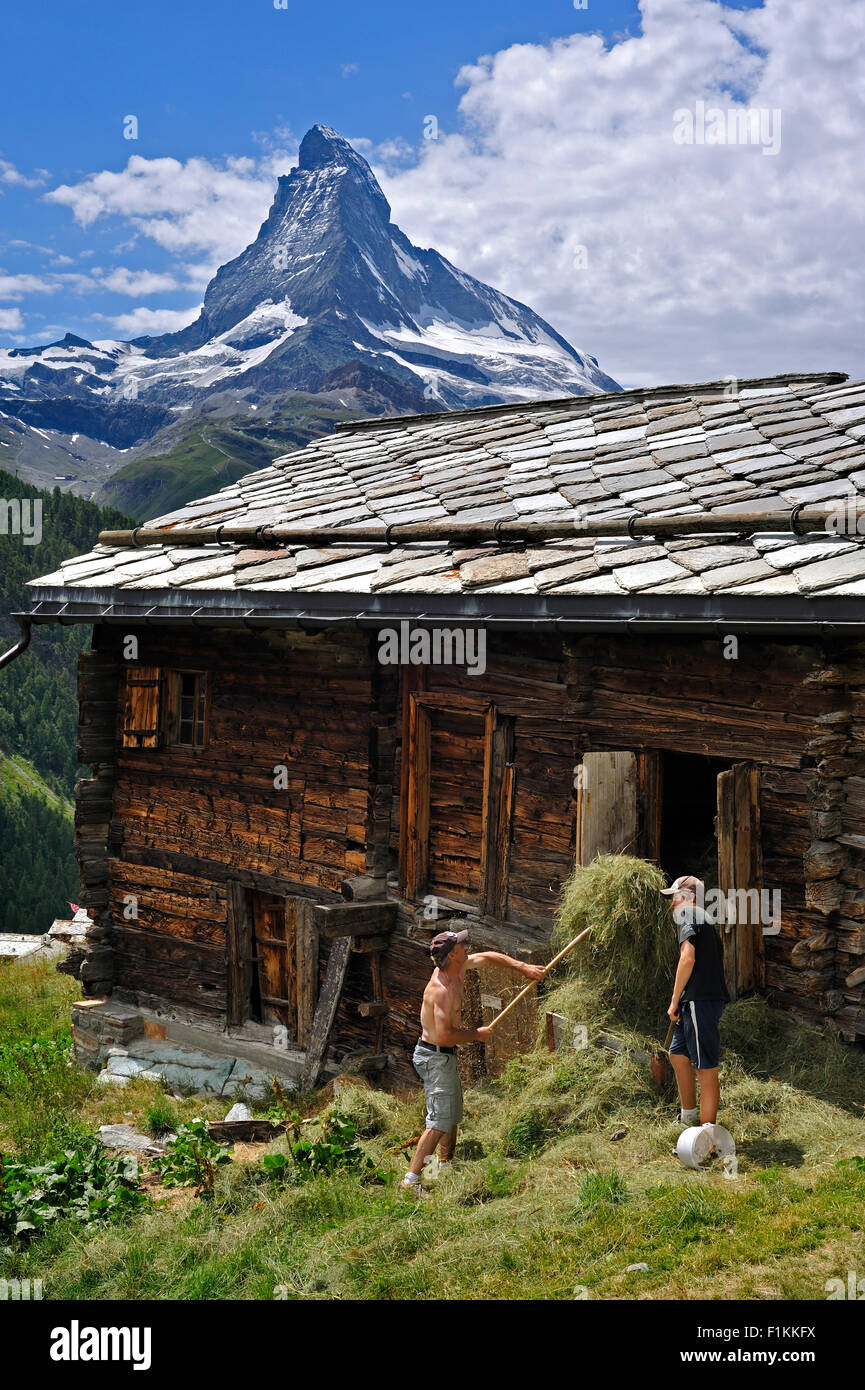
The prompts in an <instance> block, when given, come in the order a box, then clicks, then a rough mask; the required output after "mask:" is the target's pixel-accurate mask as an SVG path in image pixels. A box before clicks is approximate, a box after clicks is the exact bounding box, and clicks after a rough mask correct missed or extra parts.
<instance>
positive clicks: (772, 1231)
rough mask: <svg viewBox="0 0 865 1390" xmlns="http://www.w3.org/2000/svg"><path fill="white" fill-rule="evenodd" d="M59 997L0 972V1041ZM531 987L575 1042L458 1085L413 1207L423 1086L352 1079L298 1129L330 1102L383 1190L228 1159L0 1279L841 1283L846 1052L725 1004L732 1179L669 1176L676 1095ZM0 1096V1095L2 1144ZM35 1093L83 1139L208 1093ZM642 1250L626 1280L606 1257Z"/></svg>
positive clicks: (634, 1290) (317, 1295)
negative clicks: (440, 1171)
mask: <svg viewBox="0 0 865 1390" xmlns="http://www.w3.org/2000/svg"><path fill="white" fill-rule="evenodd" d="M73 988H74V987H73ZM69 992H70V989H69V982H68V981H66V980H65V979H64V977H62V976H54V975H52V973H51V971H50V969H47V968H46V967H44V966H43V967H40V968H35V967H32V966H29V964H28V963H27V962H19V963H17V964H16V965H15V966H14V967H12V968H11V969H9V970H7V971H0V1030H2V1031H0V1036H2V1037H3V1039H4V1041H6V1042H7V1043H9V1042H18V1043H20V1042H24V1041H33V1040H37V1041H38V1040H44V1041H48V1040H51V1039H57V1038H59V1037H61V1036H62V1034H63V1030H64V1028H65V1026H66V1016H67V1014H66V1011H67V1008H68V1002H69ZM548 1002H549V1004H550V1005H551V1006H553V1007H556V1008H557V1009H558V1010H559V1011H562V1012H565V1013H567V1014H568V1015H569V1016H571V1017H579V1018H581V1019H583V1020H585V1021H586V1023H587V1026H588V1028H589V1037H590V1046H589V1047H588V1048H586V1049H584V1050H582V1051H576V1052H569V1053H566V1054H561V1053H560V1054H555V1055H552V1056H550V1055H549V1054H548V1053H547V1052H546V1051H545V1050H541V1049H538V1050H537V1051H535V1052H532V1053H529V1054H526V1055H525V1056H523V1057H521V1058H518V1059H516V1060H515V1061H513V1062H512V1063H511V1064H510V1065H509V1066H508V1068H507V1070H506V1073H505V1075H504V1076H503V1077H501V1078H500V1079H498V1080H487V1081H486V1082H485V1083H484V1084H483V1085H480V1086H476V1087H475V1088H474V1089H473V1090H471V1091H470V1092H468V1093H467V1096H466V1119H465V1124H464V1127H463V1129H462V1131H461V1141H460V1145H459V1148H458V1151H457V1156H458V1163H457V1166H456V1168H455V1170H454V1171H453V1172H452V1173H451V1174H449V1175H448V1176H447V1177H445V1178H443V1179H441V1180H440V1181H439V1183H438V1185H437V1188H436V1193H435V1196H434V1198H433V1200H432V1201H431V1202H430V1203H425V1204H420V1203H415V1202H413V1201H412V1200H411V1199H410V1198H408V1197H406V1196H404V1194H403V1193H402V1191H401V1190H400V1188H399V1186H398V1181H399V1178H400V1176H401V1174H402V1172H403V1171H404V1169H405V1160H404V1159H403V1158H402V1157H401V1156H400V1155H399V1153H394V1150H395V1148H397V1147H398V1145H399V1144H400V1143H401V1142H402V1141H404V1140H405V1139H407V1138H409V1137H410V1136H411V1135H413V1134H415V1133H417V1132H418V1130H419V1128H420V1127H421V1125H422V1115H423V1108H422V1098H421V1096H420V1094H419V1093H418V1092H416V1091H405V1092H402V1093H400V1094H397V1095H393V1094H390V1093H386V1092H383V1091H378V1090H374V1089H372V1088H370V1087H368V1086H367V1085H365V1084H364V1083H363V1082H361V1081H353V1082H351V1083H350V1084H347V1085H345V1086H343V1087H341V1088H340V1089H339V1091H338V1094H336V1095H335V1096H333V1097H331V1095H330V1092H325V1093H323V1094H321V1093H320V1094H319V1095H318V1096H315V1097H312V1098H309V1100H308V1103H307V1104H306V1105H305V1107H304V1110H305V1115H306V1123H305V1125H304V1131H303V1132H304V1134H305V1135H306V1136H307V1137H309V1138H312V1139H314V1138H316V1137H317V1136H319V1135H320V1134H321V1133H322V1127H323V1125H324V1123H326V1118H327V1115H328V1113H329V1111H330V1110H331V1109H333V1108H336V1109H338V1110H339V1111H340V1112H341V1113H342V1114H345V1115H348V1116H350V1117H351V1118H352V1120H353V1121H354V1123H355V1125H356V1127H357V1130H358V1136H359V1138H360V1139H361V1142H362V1143H363V1145H364V1148H365V1150H366V1152H367V1153H368V1155H369V1156H370V1157H371V1158H372V1159H373V1160H374V1162H375V1163H376V1164H377V1165H378V1166H379V1167H381V1168H382V1169H384V1170H386V1171H387V1172H388V1174H389V1182H388V1183H387V1184H386V1185H379V1184H376V1183H371V1182H365V1181H363V1175H362V1174H354V1173H345V1174H335V1175H333V1176H321V1177H318V1178H314V1179H296V1180H294V1181H289V1182H285V1181H274V1180H273V1179H272V1178H270V1177H268V1175H267V1173H266V1171H265V1170H264V1169H263V1167H262V1165H261V1164H260V1163H258V1162H256V1163H247V1164H242V1163H239V1162H235V1163H232V1164H230V1165H226V1167H225V1168H224V1169H220V1170H218V1171H217V1173H216V1182H215V1192H214V1196H213V1198H212V1199H211V1200H209V1201H198V1200H196V1199H195V1198H194V1195H193V1194H192V1191H191V1190H190V1189H183V1190H181V1192H180V1194H179V1195H178V1196H172V1197H171V1198H170V1199H169V1200H168V1201H165V1202H163V1204H161V1205H160V1204H159V1203H157V1204H156V1205H155V1206H152V1207H151V1208H150V1209H149V1210H146V1211H141V1212H136V1213H132V1214H131V1215H130V1217H129V1218H128V1220H127V1221H125V1222H124V1224H123V1226H122V1227H108V1228H104V1229H102V1230H94V1231H90V1232H88V1231H87V1230H82V1229H81V1228H80V1227H78V1228H75V1227H73V1226H72V1224H71V1223H66V1222H58V1223H56V1226H55V1227H54V1229H52V1230H50V1231H49V1233H48V1234H47V1235H46V1236H45V1237H44V1238H43V1239H41V1240H40V1241H38V1242H34V1243H33V1244H32V1245H31V1246H30V1247H29V1248H27V1249H22V1250H18V1251H16V1252H15V1253H14V1254H12V1255H8V1256H5V1257H2V1256H0V1276H5V1277H7V1278H13V1277H19V1278H24V1277H31V1278H41V1279H42V1280H43V1283H44V1287H45V1296H46V1297H47V1298H57V1299H63V1298H69V1299H73V1298H74V1299H100V1300H101V1299H108V1298H118V1299H147V1298H159V1299H229V1298H240V1299H272V1298H275V1297H276V1298H287V1299H300V1300H317V1299H320V1300H329V1299H431V1298H448V1299H460V1300H462V1299H522V1298H540V1299H567V1300H571V1299H573V1298H575V1297H581V1296H583V1291H585V1295H586V1296H588V1297H590V1298H599V1299H630V1298H638V1297H646V1298H650V1299H701V1298H709V1299H736V1298H743V1299H765V1298H770V1299H772V1298H792V1299H822V1298H825V1297H826V1290H825V1283H826V1280H827V1279H830V1278H837V1277H841V1278H843V1279H846V1274H847V1271H848V1270H850V1269H852V1270H857V1271H858V1272H859V1277H862V1275H863V1273H865V1162H863V1163H862V1164H860V1165H857V1164H850V1163H845V1162H844V1160H848V1159H850V1158H853V1157H854V1156H856V1155H865V1127H863V1113H862V1098H863V1094H865V1087H863V1079H865V1069H863V1067H862V1064H861V1060H860V1059H858V1058H856V1057H854V1056H852V1055H851V1053H850V1052H849V1051H845V1050H843V1049H841V1050H839V1049H838V1048H837V1047H836V1045H835V1044H833V1043H828V1042H827V1041H826V1040H825V1039H822V1038H820V1037H819V1036H817V1035H815V1034H809V1033H805V1032H802V1031H801V1030H797V1029H795V1028H794V1027H792V1026H791V1025H790V1024H789V1023H788V1022H786V1021H785V1020H784V1019H783V1018H781V1017H780V1016H779V1015H778V1014H775V1013H774V1012H773V1011H772V1010H770V1009H769V1008H768V1007H767V1006H766V1005H765V1003H763V1001H761V1000H756V999H755V1000H743V1001H740V1002H739V1003H737V1004H735V1005H732V1006H731V1007H730V1009H729V1010H728V1012H727V1015H726V1019H725V1038H726V1060H725V1062H724V1064H723V1066H722V1075H721V1080H722V1115H721V1119H722V1121H723V1122H724V1123H726V1124H727V1126H728V1127H729V1128H730V1129H731V1131H732V1132H733V1134H734V1135H735V1137H736V1140H737V1145H738V1156H739V1176H738V1177H737V1178H735V1179H733V1180H730V1179H728V1178H727V1177H725V1176H724V1173H723V1170H722V1168H721V1167H720V1164H719V1163H717V1162H715V1163H713V1164H710V1165H709V1166H707V1167H706V1168H705V1169H703V1170H700V1171H689V1170H685V1169H684V1168H682V1167H681V1166H680V1164H679V1163H678V1161H677V1160H676V1159H675V1158H674V1157H673V1156H672V1154H671V1149H672V1147H673V1145H674V1143H675V1139H676V1136H677V1133H678V1126H677V1124H676V1122H675V1104H674V1103H673V1102H672V1101H671V1100H670V1099H669V1098H667V1097H664V1096H660V1095H658V1093H657V1092H655V1091H654V1090H653V1088H652V1086H651V1084H650V1083H649V1081H648V1078H647V1074H646V1070H645V1067H644V1066H642V1065H641V1064H640V1063H639V1062H637V1061H635V1060H632V1059H630V1058H629V1057H628V1055H627V1054H625V1053H620V1054H613V1053H610V1052H607V1051H606V1050H605V1049H603V1048H600V1047H597V1046H595V1045H592V1043H591V1039H592V1038H593V1037H594V1036H595V1032H596V1021H595V1014H594V1010H595V1009H596V1008H597V995H596V994H592V992H591V989H590V987H589V986H587V985H584V984H582V985H581V984H580V982H579V981H573V980H569V981H567V982H566V983H565V985H564V986H562V988H561V989H559V990H557V991H555V992H553V993H552V994H551V995H550V996H548ZM604 1022H605V1024H606V1025H607V1027H611V1025H610V1023H609V1020H608V1019H605V1020H604ZM616 1031H618V1032H619V1033H620V1035H621V1036H623V1037H625V1040H626V1041H628V1040H629V1039H628V1035H627V1033H626V1030H624V1029H623V1028H622V1027H621V1026H620V1027H619V1028H618V1029H617V1030H616ZM25 1084H26V1085H28V1086H35V1085H36V1083H35V1082H26V1083H25ZM79 1086H82V1089H81V1090H79V1089H78V1088H79ZM19 1100H21V1103H23V1098H19ZM10 1103H11V1102H10V1100H9V1098H8V1097H5V1098H4V1096H3V1094H2V1090H0V1136H2V1140H0V1147H4V1148H6V1149H7V1151H8V1149H9V1147H10V1139H11V1133H10V1128H9V1124H8V1120H9V1113H10V1111H9V1105H10ZM54 1103H55V1104H56V1112H61V1111H62V1112H63V1113H65V1114H66V1116H67V1119H70V1118H74V1120H75V1122H76V1123H79V1124H81V1125H82V1126H83V1127H84V1128H86V1129H89V1130H90V1131H91V1132H92V1130H93V1129H94V1128H95V1126H96V1125H97V1124H98V1123H105V1122H107V1121H108V1120H115V1121H117V1120H124V1119H125V1120H126V1121H127V1122H128V1123H130V1124H133V1125H135V1127H136V1128H139V1127H144V1126H145V1124H146V1122H147V1120H148V1117H149V1119H150V1122H151V1123H152V1124H154V1125H155V1121H156V1119H157V1118H158V1119H159V1120H160V1122H161V1121H162V1120H164V1119H165V1118H167V1112H168V1110H170V1112H171V1113H172V1115H174V1116H175V1117H176V1119H177V1120H178V1121H180V1122H182V1121H183V1120H185V1119H189V1118H192V1117H193V1116H195V1115H202V1116H205V1115H219V1116H222V1115H223V1114H224V1112H225V1109H226V1103H225V1102H224V1101H223V1102H219V1101H213V1100H211V1101H205V1100H202V1099H201V1098H198V1099H189V1100H182V1101H178V1100H168V1099H166V1098H165V1097H164V1096H163V1095H162V1093H161V1091H160V1088H159V1087H158V1086H156V1085H155V1084H154V1083H147V1082H136V1083H134V1084H133V1085H131V1086H129V1087H126V1088H124V1089H122V1090H119V1091H114V1090H113V1088H111V1087H106V1088H103V1087H97V1086H95V1085H94V1084H93V1081H92V1079H91V1078H89V1077H86V1078H84V1081H83V1085H82V1083H81V1082H80V1081H79V1080H78V1079H76V1076H75V1074H74V1073H70V1076H69V1079H68V1081H67V1082H66V1083H65V1086H59V1087H58V1090H57V1094H56V1096H54ZM46 1104H47V1102H46ZM49 1108H50V1107H49ZM262 1108H264V1107H262ZM12 1113H13V1116H14V1114H15V1113H17V1112H15V1111H14V1109H13V1112H12ZM621 1130H625V1131H626V1133H625V1135H624V1137H623V1138H620V1139H618V1140H615V1141H614V1140H613V1138H612V1136H613V1134H616V1133H618V1132H619V1131H621ZM286 1144H287V1140H286V1139H284V1138H282V1139H279V1140H277V1141H276V1143H275V1144H274V1145H272V1146H270V1151H271V1152H286ZM641 1262H642V1263H645V1264H647V1265H648V1271H647V1272H646V1271H637V1272H633V1273H630V1274H629V1273H627V1266H628V1265H631V1264H637V1263H641Z"/></svg>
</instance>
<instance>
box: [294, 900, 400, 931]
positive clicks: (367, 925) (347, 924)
mask: <svg viewBox="0 0 865 1390" xmlns="http://www.w3.org/2000/svg"><path fill="white" fill-rule="evenodd" d="M397 910H398V906H397V904H396V903H395V902H380V903H369V902H364V903H316V904H314V905H313V907H312V921H313V924H314V925H315V926H316V927H317V928H318V930H319V931H320V932H321V934H322V936H326V937H328V938H330V939H333V938H334V937H344V936H345V937H348V936H380V935H382V933H385V932H389V931H391V930H392V929H393V927H394V926H395V925H396V917H397Z"/></svg>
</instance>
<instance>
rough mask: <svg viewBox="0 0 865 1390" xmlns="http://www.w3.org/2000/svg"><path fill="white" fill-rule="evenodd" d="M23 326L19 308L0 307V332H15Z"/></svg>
mask: <svg viewBox="0 0 865 1390" xmlns="http://www.w3.org/2000/svg"><path fill="white" fill-rule="evenodd" d="M23 327H24V320H23V319H22V317H21V310H20V309H0V333H17V332H18V330H19V329H21V328H23Z"/></svg>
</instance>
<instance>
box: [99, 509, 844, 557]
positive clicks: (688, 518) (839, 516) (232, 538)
mask: <svg viewBox="0 0 865 1390" xmlns="http://www.w3.org/2000/svg"><path fill="white" fill-rule="evenodd" d="M858 502H859V499H858V498H845V499H843V500H839V502H837V503H835V504H830V505H826V504H825V503H824V504H822V505H820V506H810V507H809V506H803V505H802V504H801V503H800V504H799V505H798V506H796V507H792V508H790V509H787V508H784V509H779V510H777V511H771V512H765V511H763V512H761V511H747V512H745V511H743V512H725V511H717V512H705V513H701V514H699V515H694V514H690V515H684V516H655V517H652V516H642V515H640V514H639V513H636V512H634V513H631V515H629V516H614V517H597V518H592V519H590V518H588V517H586V516H581V515H580V513H579V512H576V513H575V515H574V518H573V519H571V520H569V519H561V518H560V519H558V520H550V521H519V520H506V521H505V520H503V521H496V522H458V521H450V520H444V521H442V520H437V521H419V522H398V521H397V522H392V523H391V524H389V525H388V524H387V523H385V522H383V521H372V522H361V523H358V524H355V525H352V526H286V525H282V524H274V525H270V526H232V525H231V524H230V523H226V524H225V525H223V526H198V527H153V526H136V527H135V529H134V530H131V531H100V533H99V541H100V544H101V545H109V546H119V547H126V546H131V547H135V548H139V547H142V546H148V545H170V546H193V547H197V546H206V545H252V546H257V547H258V548H260V549H268V548H270V547H274V548H275V547H279V546H284V545H311V546H316V545H317V546H330V545H340V546H343V545H397V544H399V545H423V544H430V543H439V544H441V543H442V542H444V543H450V544H454V545H457V544H458V545H489V544H493V543H496V542H497V543H498V544H500V545H505V544H509V543H510V544H520V543H522V542H526V543H528V542H531V541H539V542H542V541H551V540H574V539H575V538H579V537H580V536H585V537H587V538H588V537H598V538H603V537H622V538H624V539H630V540H638V539H640V538H641V537H644V536H645V537H649V536H655V537H660V538H663V537H665V536H666V537H676V536H682V537H688V536H700V535H739V536H741V535H756V534H760V533H762V532H770V531H789V532H791V533H792V535H794V536H802V535H805V534H806V533H808V532H812V533H813V532H815V531H818V532H824V533H830V534H841V535H843V536H846V537H847V538H848V539H852V538H855V537H856V536H857V535H859V536H865V497H863V498H862V503H861V511H860V510H858V509H857V504H858ZM851 504H852V511H851Z"/></svg>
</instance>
